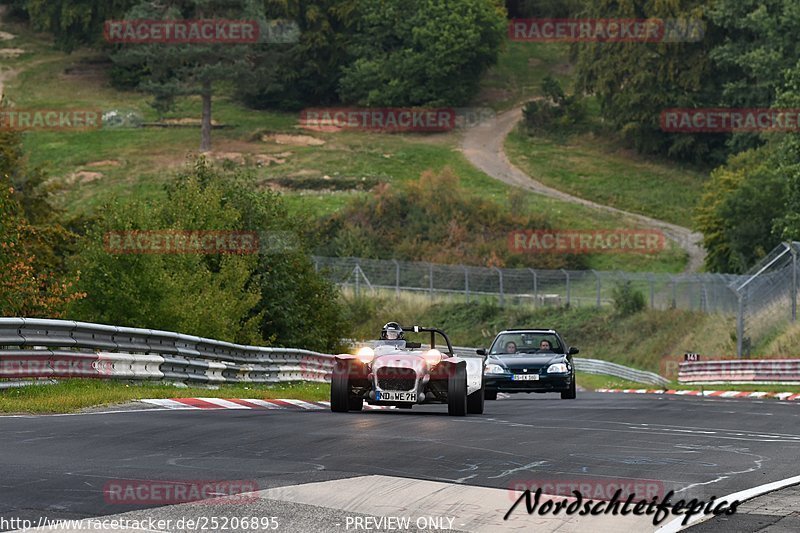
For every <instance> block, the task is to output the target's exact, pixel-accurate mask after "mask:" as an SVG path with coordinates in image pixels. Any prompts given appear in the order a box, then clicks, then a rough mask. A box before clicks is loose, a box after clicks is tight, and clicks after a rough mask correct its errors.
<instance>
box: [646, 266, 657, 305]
mask: <svg viewBox="0 0 800 533" xmlns="http://www.w3.org/2000/svg"><path fill="white" fill-rule="evenodd" d="M647 281H648V282H649V283H650V309H655V308H656V279H655V278H654V277H653V275H652V274H648V275H647Z"/></svg>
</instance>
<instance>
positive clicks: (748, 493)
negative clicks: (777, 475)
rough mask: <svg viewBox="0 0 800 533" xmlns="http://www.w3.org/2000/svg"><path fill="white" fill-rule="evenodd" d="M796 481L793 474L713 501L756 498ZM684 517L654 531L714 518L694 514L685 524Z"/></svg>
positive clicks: (670, 531)
mask: <svg viewBox="0 0 800 533" xmlns="http://www.w3.org/2000/svg"><path fill="white" fill-rule="evenodd" d="M798 483H800V476H794V477H790V478H786V479H782V480H780V481H773V482H772V483H766V484H764V485H759V486H757V487H753V488H752V489H745V490H740V491H739V492H734V493H733V494H728V495H727V496H725V497H722V498H717V499H716V500H715V501H716V502H718V503H721V502H722V501H727V502H728V503H731V502H733V501H735V500H739V501H740V502H745V501H747V500H752V499H753V498H757V497H758V496H762V495H764V494H766V493H768V492H773V491H776V490H780V489H783V488H786V487H790V486H792V485H797V484H798ZM684 518H685V516H679V517H677V518H675V519H674V520H672V521H671V522H669V523H668V524H666V525H664V526H663V527H660V528H659V529H657V530H656V532H655V533H674V532H676V531H681V530H683V529H686V528H688V527H690V526H693V525H697V524H699V523H701V522H705V521H706V520H710V519H711V518H714V515H713V514H709V515H702V514H701V515H695V516H693V517H692V518H691V519H690V520H689V522H688V523H687V524H686V525H685V526H684V525H683V524H682V523H681V522H683V520H684Z"/></svg>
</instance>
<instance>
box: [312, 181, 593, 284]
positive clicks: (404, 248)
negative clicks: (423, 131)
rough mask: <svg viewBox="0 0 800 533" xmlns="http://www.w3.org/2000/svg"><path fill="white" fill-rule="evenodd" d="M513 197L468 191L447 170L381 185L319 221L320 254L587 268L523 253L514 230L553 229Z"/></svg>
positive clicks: (569, 259) (565, 258)
mask: <svg viewBox="0 0 800 533" xmlns="http://www.w3.org/2000/svg"><path fill="white" fill-rule="evenodd" d="M520 203H521V202H520V201H519V199H518V198H517V199H514V198H511V199H510V200H509V202H508V203H507V204H505V205H501V204H498V203H496V202H493V201H490V200H486V199H484V198H480V197H477V196H474V195H472V194H470V193H468V192H467V191H466V190H465V189H464V188H462V187H461V186H460V184H459V180H458V177H457V176H456V175H455V174H453V173H452V171H450V170H449V169H445V170H444V171H442V172H441V173H434V172H431V171H426V172H424V173H423V174H422V175H421V176H420V179H419V180H418V181H414V182H411V183H408V184H406V185H405V186H403V187H393V186H391V185H388V184H383V185H381V186H379V187H377V188H376V189H375V190H374V191H373V192H372V193H371V194H370V195H369V196H366V197H359V198H357V199H354V200H353V201H351V202H350V203H349V204H348V205H347V206H346V207H345V208H344V209H342V210H340V211H339V212H337V213H335V214H333V215H331V216H329V217H327V218H325V219H323V221H322V222H321V224H320V226H319V227H318V230H317V231H318V232H319V234H320V239H319V241H320V243H321V244H320V245H319V246H318V247H317V249H316V252H317V254H319V255H326V256H334V257H348V256H351V257H365V258H374V259H392V258H394V259H402V260H407V261H430V262H433V263H450V264H453V263H463V264H469V265H482V266H499V267H523V266H525V267H538V268H584V267H585V265H584V259H583V257H582V256H576V255H565V254H523V253H519V252H514V251H512V250H511V248H510V247H509V234H510V233H511V232H512V231H517V230H534V229H535V230H546V229H552V224H550V223H549V221H548V220H547V219H546V218H545V217H544V216H541V215H536V214H530V213H529V212H527V210H525V208H524V206H521V205H520Z"/></svg>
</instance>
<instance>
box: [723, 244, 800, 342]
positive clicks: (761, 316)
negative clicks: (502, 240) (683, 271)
mask: <svg viewBox="0 0 800 533" xmlns="http://www.w3.org/2000/svg"><path fill="white" fill-rule="evenodd" d="M799 253H800V243H798V242H790V243H783V244H781V245H779V246H778V247H776V248H775V249H774V250H772V251H771V252H770V253H769V254H768V255H767V256H766V257H765V258H764V259H763V260H762V261H761V262H759V264H757V265H756V266H754V267H753V268H752V269H750V271H749V272H747V274H746V275H744V276H742V277H741V278H740V279H738V280H737V281H736V282H735V283H733V284H732V285H731V288H732V290H733V291H734V292H735V293H736V295H737V298H738V306H739V308H738V310H737V335H736V337H737V352H738V354H739V356H740V357H741V356H744V357H749V356H750V355H751V353H752V352H753V350H754V348H755V347H756V346H763V345H765V344H766V343H767V342H768V341H769V340H770V339H772V338H774V337H775V336H776V335H777V334H778V333H779V332H781V331H782V330H784V329H785V328H786V326H787V325H788V324H789V323H790V322H795V321H796V320H797V282H798V254H799Z"/></svg>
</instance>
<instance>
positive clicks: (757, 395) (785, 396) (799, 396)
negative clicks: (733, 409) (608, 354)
mask: <svg viewBox="0 0 800 533" xmlns="http://www.w3.org/2000/svg"><path fill="white" fill-rule="evenodd" d="M594 392H604V393H621V394H670V395H676V396H704V397H705V396H708V397H714V398H751V399H754V400H760V399H764V398H773V399H776V400H781V401H795V400H800V393H794V392H765V391H735V390H729V391H699V390H674V389H670V390H644V389H596V390H595V391H594Z"/></svg>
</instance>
